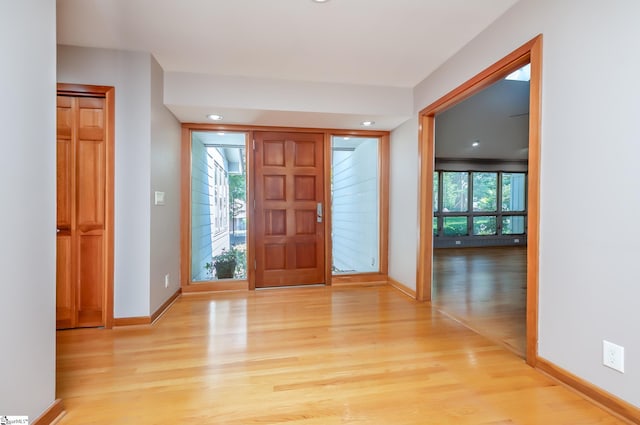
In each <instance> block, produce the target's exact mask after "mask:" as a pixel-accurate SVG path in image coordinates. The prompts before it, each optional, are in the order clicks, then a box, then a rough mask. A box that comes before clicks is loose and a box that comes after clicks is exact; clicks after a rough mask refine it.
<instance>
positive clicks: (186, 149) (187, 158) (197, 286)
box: [180, 123, 389, 293]
mask: <svg viewBox="0 0 640 425" xmlns="http://www.w3.org/2000/svg"><path fill="white" fill-rule="evenodd" d="M192 131H233V132H245V133H246V134H247V146H248V148H247V200H248V202H249V204H248V205H251V204H252V203H253V201H254V200H255V178H254V168H255V167H254V164H255V155H254V151H253V150H252V149H251V146H252V141H253V139H254V135H255V133H257V132H261V131H267V132H272V131H273V132H293V133H322V134H323V138H324V139H323V140H324V156H325V158H331V155H330V153H331V146H330V145H331V144H330V142H331V137H332V136H354V137H376V138H380V139H381V141H382V149H383V151H384V152H382V155H381V161H382V162H381V174H382V175H383V174H384V173H388V162H389V158H388V140H389V132H388V131H378V130H344V129H318V128H298V127H266V126H250V125H229V124H202V123H183V124H182V152H181V167H182V170H181V205H182V207H181V236H180V238H181V239H180V240H181V242H180V246H181V253H180V264H181V266H180V272H181V276H182V278H181V279H182V281H181V285H182V288H183V291H184V292H185V293H188V292H203V291H218V290H221V291H227V290H234V289H237V286H238V285H235V287H236V288H229V287H228V285H222V287H221V286H220V285H218V284H216V283H215V282H214V283H211V282H197V283H194V282H191V281H190V278H189V276H191V273H190V264H191V261H190V255H191V254H190V242H189V241H190V232H191V229H190V225H189V220H190V217H191V211H190V208H191V204H190V194H191V190H190V184H191V175H190V173H191V132H192ZM385 152H387V153H385ZM324 163H325V164H324V171H325V185H324V197H325V199H330V196H329V195H330V194H331V189H330V181H329V180H328V179H329V176H330V175H331V173H330V171H331V161H329V160H327V161H324ZM382 183H383V185H384V179H383V182H382ZM381 190H382V193H381V216H380V228H381V237H380V245H381V246H380V249H381V255H380V258H381V262H380V269H381V273H385V272H386V268H387V264H386V259H387V256H388V254H387V253H388V188H387V189H385V188H384V187H381ZM385 190H386V191H387V192H385ZM385 199H387V201H386V203H387V205H386V206H385V204H384V202H385ZM254 216H255V214H254V212H253V209H252V208H249V209H248V211H247V229H248V231H247V264H248V265H249V267H248V270H247V272H248V276H247V282H245V283H247V284H248V288H249V289H255V274H256V273H255V270H254V268H253V267H251V265H252V264H254V262H255V259H256V258H255V243H254V240H253V235H254V234H255V217H254ZM324 229H325V241H326V243H325V245H324V252H325V258H326V259H330V258H331V252H332V251H331V238H330V236H331V232H330V230H331V210H330V203H325V225H324ZM325 280H326V284H327V285H330V284H331V261H325Z"/></svg>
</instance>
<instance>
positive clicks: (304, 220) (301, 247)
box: [254, 132, 325, 288]
mask: <svg viewBox="0 0 640 425" xmlns="http://www.w3.org/2000/svg"><path fill="white" fill-rule="evenodd" d="M254 136H255V137H254V139H255V152H254V155H255V191H254V193H255V232H256V234H255V247H256V249H255V257H256V264H255V266H256V275H255V276H256V280H255V281H256V287H257V288H264V287H271V286H286V285H307V284H318V283H324V282H325V276H324V273H325V272H324V268H325V257H324V223H323V221H324V217H323V216H322V213H323V210H324V207H325V205H324V173H323V169H324V168H323V157H324V155H323V135H322V134H310V133H282V132H256V133H255V135H254Z"/></svg>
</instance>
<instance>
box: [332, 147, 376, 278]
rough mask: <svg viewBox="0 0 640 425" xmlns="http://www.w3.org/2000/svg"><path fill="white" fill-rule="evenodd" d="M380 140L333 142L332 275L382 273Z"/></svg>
mask: <svg viewBox="0 0 640 425" xmlns="http://www.w3.org/2000/svg"><path fill="white" fill-rule="evenodd" d="M379 186H380V185H379V176H378V139H370V138H360V137H350V138H346V137H333V138H332V174H331V195H332V196H331V202H332V204H331V211H332V216H331V219H332V229H331V230H332V240H333V255H332V257H333V265H332V268H333V274H351V273H367V272H377V271H379V267H380V266H379V245H380V244H379V234H378V233H379V228H380V226H379V220H380V218H379V211H378V206H379V202H378V192H379Z"/></svg>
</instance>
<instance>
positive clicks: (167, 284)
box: [164, 273, 169, 288]
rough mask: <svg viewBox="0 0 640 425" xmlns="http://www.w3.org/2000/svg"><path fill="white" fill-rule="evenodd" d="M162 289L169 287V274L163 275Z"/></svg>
mask: <svg viewBox="0 0 640 425" xmlns="http://www.w3.org/2000/svg"><path fill="white" fill-rule="evenodd" d="M164 287H165V288H168V287H169V274H168V273H167V274H165V275H164Z"/></svg>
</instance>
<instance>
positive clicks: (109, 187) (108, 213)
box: [57, 83, 115, 329]
mask: <svg viewBox="0 0 640 425" xmlns="http://www.w3.org/2000/svg"><path fill="white" fill-rule="evenodd" d="M57 94H58V95H63V96H74V97H100V98H103V99H104V100H105V109H104V111H105V143H106V146H105V200H104V201H105V217H104V220H105V223H104V226H105V228H104V235H105V238H104V246H103V248H104V249H103V264H104V268H103V270H102V273H103V279H104V289H103V291H104V292H103V297H102V322H103V325H104V327H105V328H106V329H111V328H112V327H113V270H114V259H113V258H114V218H113V217H114V170H115V87H112V86H96V85H89V84H71V83H58V84H57Z"/></svg>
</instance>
